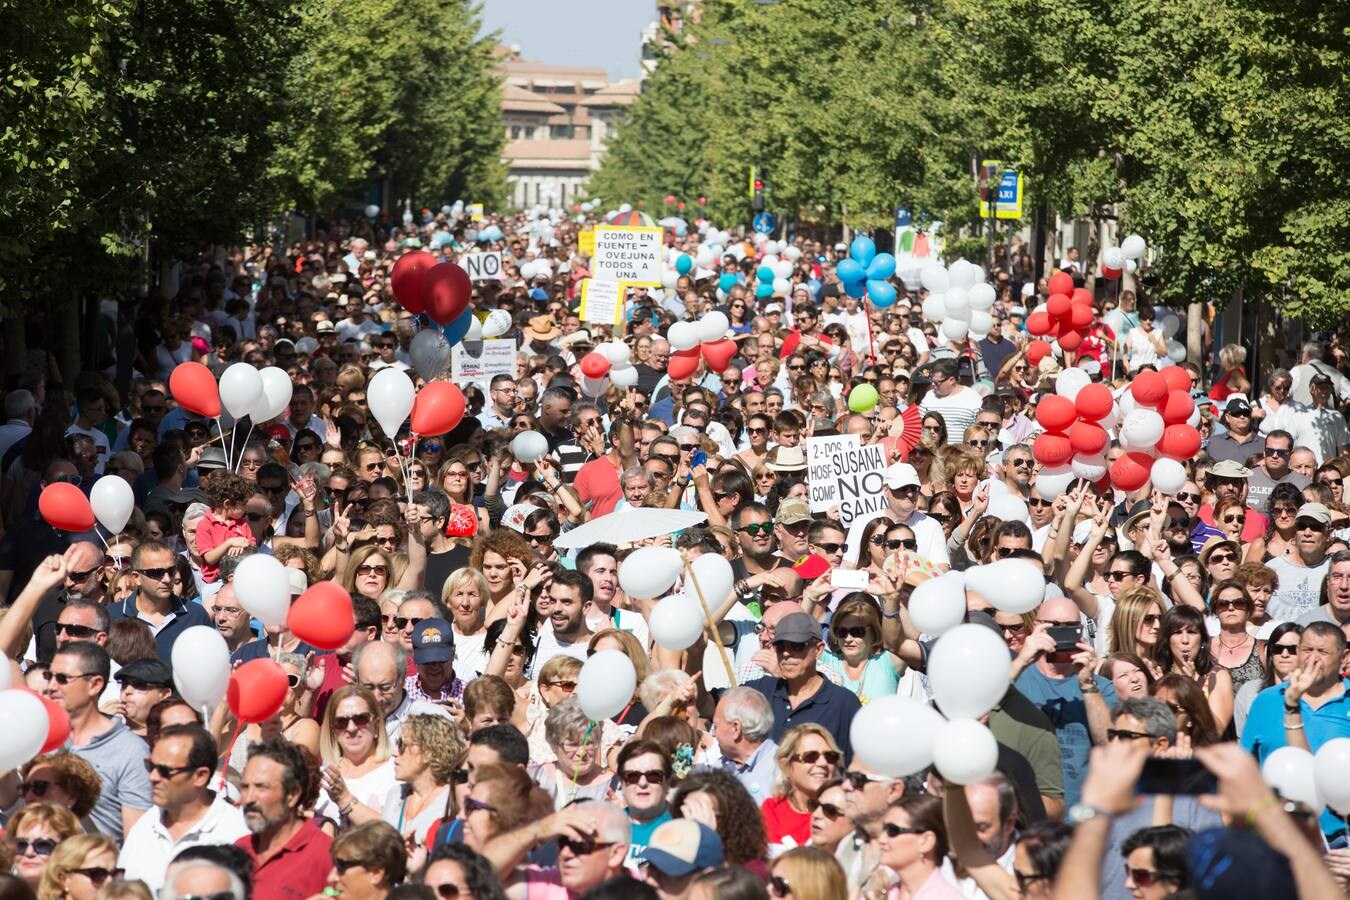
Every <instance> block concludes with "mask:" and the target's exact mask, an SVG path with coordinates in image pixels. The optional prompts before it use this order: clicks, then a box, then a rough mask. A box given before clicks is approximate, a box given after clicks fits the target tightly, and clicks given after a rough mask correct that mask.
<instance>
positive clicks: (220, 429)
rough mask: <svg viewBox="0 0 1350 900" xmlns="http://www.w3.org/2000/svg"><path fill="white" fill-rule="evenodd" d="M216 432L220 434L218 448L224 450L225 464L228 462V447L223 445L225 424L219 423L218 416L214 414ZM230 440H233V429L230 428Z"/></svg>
mask: <svg viewBox="0 0 1350 900" xmlns="http://www.w3.org/2000/svg"><path fill="white" fill-rule="evenodd" d="M216 432H217V433H219V435H220V449H222V450H224V451H225V465H227V466H228V465H229V464H230V448H229V447H226V446H225V426H224V425H222V424H220V416H216ZM230 441H231V444H233V442H234V429H233V428H231V429H230Z"/></svg>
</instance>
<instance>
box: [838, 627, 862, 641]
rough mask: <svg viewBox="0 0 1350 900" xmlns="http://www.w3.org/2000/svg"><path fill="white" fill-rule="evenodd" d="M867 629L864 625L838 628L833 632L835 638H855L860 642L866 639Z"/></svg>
mask: <svg viewBox="0 0 1350 900" xmlns="http://www.w3.org/2000/svg"><path fill="white" fill-rule="evenodd" d="M868 630H869V629H868V627H867V626H866V625H849V626H848V627H844V626H840V627H839V628H836V629H835V630H834V636H835V637H837V638H857V639H859V640H861V639H862V638H865V637H867V632H868Z"/></svg>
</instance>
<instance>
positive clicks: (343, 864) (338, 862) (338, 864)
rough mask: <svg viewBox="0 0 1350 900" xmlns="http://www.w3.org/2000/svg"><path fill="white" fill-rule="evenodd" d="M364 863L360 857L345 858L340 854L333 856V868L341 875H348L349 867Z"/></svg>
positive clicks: (352, 867)
mask: <svg viewBox="0 0 1350 900" xmlns="http://www.w3.org/2000/svg"><path fill="white" fill-rule="evenodd" d="M360 865H364V863H362V862H361V860H359V859H343V858H342V857H340V856H335V857H333V868H334V869H336V870H337V873H338V874H339V875H346V874H347V870H348V869H354V868H356V867H357V866H360Z"/></svg>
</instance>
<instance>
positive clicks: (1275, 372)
mask: <svg viewBox="0 0 1350 900" xmlns="http://www.w3.org/2000/svg"><path fill="white" fill-rule="evenodd" d="M1280 378H1287V379H1289V380H1291V381H1292V380H1293V378H1294V376H1293V375H1290V374H1289V370H1288V369H1271V370H1270V381H1267V382H1266V383H1267V384H1269V383H1270V382H1271V381H1275V380H1276V379H1280Z"/></svg>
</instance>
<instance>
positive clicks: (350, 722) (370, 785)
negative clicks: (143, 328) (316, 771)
mask: <svg viewBox="0 0 1350 900" xmlns="http://www.w3.org/2000/svg"><path fill="white" fill-rule="evenodd" d="M319 756H320V757H321V758H322V759H323V764H324V765H323V786H324V789H325V790H326V791H327V793H328V796H327V797H326V798H325V797H322V796H321V797H320V798H319V803H318V804H317V806H316V808H315V815H316V816H321V817H324V818H331V819H336V818H338V816H339V815H340V816H341V817H342V820H343V822H344V823H346V822H363V821H372V820H374V819H378V818H380V813H381V811H382V810H383V809H384V801H385V798H386V797H387V796H388V795H389V789H390V788H391V787H393V786H394V781H395V778H394V761H393V759H391V758H390V755H389V734H388V733H387V732H386V731H385V730H384V716H383V715H382V714H381V713H380V705H379V702H378V701H376V699H375V695H374V694H373V693H371V691H370V689H369V688H365V687H362V686H361V685H359V684H346V685H343V686H342V687H340V688H338V689H337V690H336V691H334V692H333V696H332V697H331V698H330V699H329V701H328V706H327V708H326V709H325V710H324V714H323V727H322V729H321V730H320V732H319Z"/></svg>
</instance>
